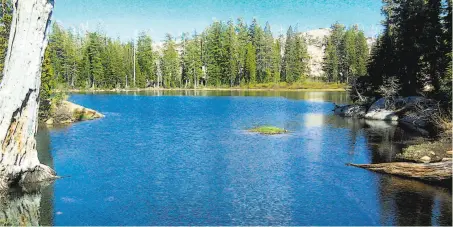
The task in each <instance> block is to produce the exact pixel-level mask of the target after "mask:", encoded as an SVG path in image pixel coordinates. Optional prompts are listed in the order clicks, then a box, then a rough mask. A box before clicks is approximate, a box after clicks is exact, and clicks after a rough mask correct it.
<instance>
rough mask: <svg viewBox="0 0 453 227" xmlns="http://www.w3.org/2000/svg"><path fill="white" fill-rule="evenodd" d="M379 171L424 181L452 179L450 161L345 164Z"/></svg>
mask: <svg viewBox="0 0 453 227" xmlns="http://www.w3.org/2000/svg"><path fill="white" fill-rule="evenodd" d="M347 165H350V166H355V167H359V168H363V169H368V170H371V171H375V172H379V173H388V174H393V175H398V176H402V177H409V178H415V179H419V180H424V181H431V182H441V181H445V180H451V179H452V161H443V162H435V163H427V164H423V163H410V162H389V163H380V164H347Z"/></svg>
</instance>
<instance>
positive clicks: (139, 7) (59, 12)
mask: <svg viewBox="0 0 453 227" xmlns="http://www.w3.org/2000/svg"><path fill="white" fill-rule="evenodd" d="M381 6H382V3H381V1H380V0H355V1H353V0H261V1H260V0H247V1H246V0H192V1H189V0H56V1H55V8H54V13H53V20H55V21H57V22H59V23H61V24H62V25H63V26H64V27H66V28H69V27H76V28H80V29H88V30H92V31H93V30H97V29H101V31H103V32H105V33H106V34H107V35H109V36H111V37H119V38H121V39H122V40H128V39H131V38H132V37H134V33H138V32H140V31H146V32H148V33H149V34H150V35H151V36H152V37H153V38H154V40H155V41H160V40H162V39H163V38H164V35H165V33H170V34H172V35H174V36H178V35H180V34H181V33H182V32H190V33H192V32H193V31H194V30H197V31H199V32H200V31H202V30H203V29H204V28H205V27H207V26H208V25H209V24H210V23H211V22H212V21H213V20H222V21H227V20H228V19H230V18H231V19H234V20H236V18H238V17H242V18H244V20H245V21H246V22H247V23H250V22H251V21H252V19H253V18H256V19H257V20H258V21H259V23H260V24H262V25H263V26H264V24H265V23H266V21H269V23H270V25H271V28H272V31H273V33H274V34H280V31H281V29H282V30H283V32H284V33H285V32H286V29H287V28H288V26H289V25H293V26H294V25H297V27H298V31H307V30H311V29H316V28H325V27H329V26H330V25H331V24H332V23H334V22H335V21H338V22H340V23H342V24H345V25H352V24H358V25H359V27H360V28H361V29H363V30H364V31H365V33H366V35H368V36H374V35H376V34H378V33H379V32H380V31H381V26H380V21H381V20H382V19H383V17H382V15H381V13H380V8H381Z"/></svg>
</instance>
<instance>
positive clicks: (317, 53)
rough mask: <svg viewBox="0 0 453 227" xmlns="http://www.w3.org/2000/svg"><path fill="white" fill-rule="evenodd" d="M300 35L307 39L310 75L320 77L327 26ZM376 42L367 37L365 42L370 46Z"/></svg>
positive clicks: (328, 32) (322, 72) (327, 32)
mask: <svg viewBox="0 0 453 227" xmlns="http://www.w3.org/2000/svg"><path fill="white" fill-rule="evenodd" d="M301 35H302V36H303V37H305V39H306V40H307V44H308V47H307V50H308V54H309V55H310V61H309V68H310V74H309V76H311V77H321V76H322V75H323V74H324V71H323V70H322V62H323V58H324V49H325V46H324V40H325V38H326V37H327V36H329V35H330V29H329V28H319V29H315V30H311V31H307V32H302V33H301ZM375 42H376V39H375V38H371V37H368V38H367V44H368V47H369V48H370V49H371V46H372V45H373V44H374V43H375Z"/></svg>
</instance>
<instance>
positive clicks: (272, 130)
mask: <svg viewBox="0 0 453 227" xmlns="http://www.w3.org/2000/svg"><path fill="white" fill-rule="evenodd" d="M248 131H249V132H256V133H259V134H262V135H278V134H284V133H288V130H286V129H281V128H277V127H274V126H269V125H264V126H258V127H255V128H251V129H249V130H248Z"/></svg>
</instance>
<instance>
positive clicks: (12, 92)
mask: <svg viewBox="0 0 453 227" xmlns="http://www.w3.org/2000/svg"><path fill="white" fill-rule="evenodd" d="M52 2H53V1H52ZM13 8H14V14H13V19H12V23H11V31H10V37H9V43H8V52H7V55H6V60H5V68H4V78H3V81H2V84H1V85H0V189H6V188H8V187H9V186H10V185H11V184H14V183H18V184H21V183H30V182H39V181H43V180H45V179H49V178H53V177H54V176H55V172H54V171H53V170H52V169H51V168H49V167H47V166H45V165H42V164H40V163H39V160H38V153H37V150H36V140H35V134H36V131H37V121H38V107H39V87H40V85H41V64H42V58H43V56H44V51H45V48H46V46H47V38H46V31H47V27H48V26H49V24H50V15H51V12H52V8H53V3H50V2H49V1H48V0H13Z"/></svg>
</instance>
